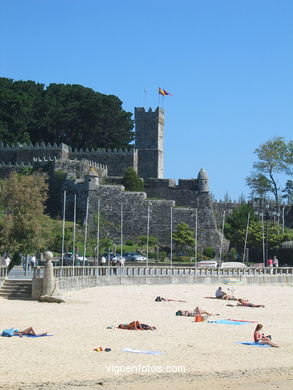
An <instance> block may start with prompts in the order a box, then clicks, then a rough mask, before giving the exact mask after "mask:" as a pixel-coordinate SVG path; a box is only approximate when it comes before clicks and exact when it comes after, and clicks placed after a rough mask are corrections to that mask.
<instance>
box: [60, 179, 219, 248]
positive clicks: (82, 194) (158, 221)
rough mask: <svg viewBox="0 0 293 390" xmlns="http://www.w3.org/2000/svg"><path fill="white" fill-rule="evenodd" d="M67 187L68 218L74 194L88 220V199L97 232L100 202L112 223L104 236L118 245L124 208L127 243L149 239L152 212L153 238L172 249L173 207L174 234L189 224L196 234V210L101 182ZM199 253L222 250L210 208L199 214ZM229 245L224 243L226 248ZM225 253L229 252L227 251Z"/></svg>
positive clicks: (88, 181)
mask: <svg viewBox="0 0 293 390" xmlns="http://www.w3.org/2000/svg"><path fill="white" fill-rule="evenodd" d="M66 185H67V187H66V193H67V209H66V215H67V217H68V218H72V217H73V202H74V198H73V196H74V193H77V198H78V202H77V203H78V211H77V212H78V218H79V219H80V220H84V218H85V211H86V202H87V197H89V225H90V226H91V229H93V230H94V231H95V229H96V221H95V220H94V219H95V215H97V213H98V200H99V201H100V212H101V218H102V219H103V220H106V221H109V222H110V224H107V225H106V226H105V227H104V232H101V236H102V237H105V236H109V237H110V238H111V239H113V240H114V242H115V243H116V244H119V243H120V234H121V230H120V229H121V225H120V223H121V204H122V207H123V239H124V242H125V241H126V240H127V239H134V238H136V237H137V236H140V235H147V215H148V207H149V208H150V226H149V229H150V230H149V234H150V235H151V236H156V237H158V239H159V241H160V244H161V245H166V246H170V224H171V223H170V221H171V207H173V231H174V230H175V229H176V226H177V225H178V224H179V223H181V222H185V223H187V224H188V225H189V226H190V228H191V229H194V230H195V225H196V210H195V209H193V208H186V207H182V208H181V207H175V202H174V201H173V200H153V199H148V198H147V195H146V193H144V192H127V191H125V190H124V187H123V186H119V185H114V186H113V185H99V183H98V181H97V178H93V177H87V178H85V181H81V180H80V181H78V180H77V181H68V182H67V184H66ZM197 215H198V217H197V218H198V242H199V250H201V249H203V248H205V247H207V246H213V247H214V248H215V249H216V250H217V248H219V247H220V241H221V234H220V233H219V232H218V231H217V230H216V229H215V220H214V218H213V214H212V213H211V209H210V208H209V206H208V203H207V204H206V207H202V208H201V209H200V210H198V213H197ZM225 245H226V246H227V242H226V241H225V240H224V247H225ZM223 251H225V248H224V250H223Z"/></svg>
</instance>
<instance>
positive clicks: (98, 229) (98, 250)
mask: <svg viewBox="0 0 293 390" xmlns="http://www.w3.org/2000/svg"><path fill="white" fill-rule="evenodd" d="M96 256H97V264H96V266H97V267H98V266H99V256H100V198H98V226H97V251H96Z"/></svg>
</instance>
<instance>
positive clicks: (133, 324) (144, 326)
mask: <svg viewBox="0 0 293 390" xmlns="http://www.w3.org/2000/svg"><path fill="white" fill-rule="evenodd" d="M118 328H119V329H128V330H156V327H155V326H150V325H147V324H141V323H140V322H139V321H132V322H130V323H129V324H120V325H118Z"/></svg>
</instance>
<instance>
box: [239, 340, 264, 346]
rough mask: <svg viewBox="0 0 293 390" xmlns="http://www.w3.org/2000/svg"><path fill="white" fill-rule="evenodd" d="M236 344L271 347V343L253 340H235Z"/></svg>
mask: <svg viewBox="0 0 293 390" xmlns="http://www.w3.org/2000/svg"><path fill="white" fill-rule="evenodd" d="M237 344H242V345H253V346H254V347H271V345H268V344H261V343H256V342H254V341H252V342H250V341H246V342H237Z"/></svg>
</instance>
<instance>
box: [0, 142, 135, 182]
mask: <svg viewBox="0 0 293 390" xmlns="http://www.w3.org/2000/svg"><path fill="white" fill-rule="evenodd" d="M53 160H54V161H56V160H61V161H64V160H78V161H80V160H89V161H92V162H95V163H98V164H101V165H105V166H107V170H108V174H109V175H110V176H123V172H124V169H125V168H128V167H133V168H134V169H135V171H137V164H138V152H137V150H136V149H129V150H127V149H126V150H121V149H118V150H117V149H97V150H94V149H91V150H89V149H87V148H86V149H79V150H77V149H75V150H72V148H71V147H70V146H68V145H65V144H61V145H56V144H54V145H51V144H50V143H49V144H45V143H40V144H38V143H36V144H35V145H32V144H25V143H24V144H17V145H4V144H3V142H0V164H6V165H7V164H12V165H15V164H28V163H29V164H32V163H33V162H35V161H53Z"/></svg>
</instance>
